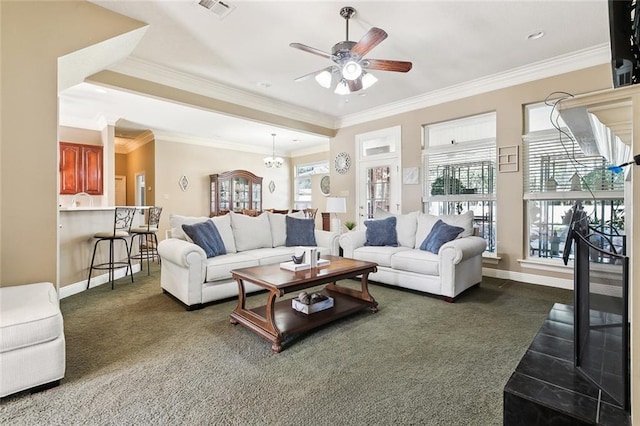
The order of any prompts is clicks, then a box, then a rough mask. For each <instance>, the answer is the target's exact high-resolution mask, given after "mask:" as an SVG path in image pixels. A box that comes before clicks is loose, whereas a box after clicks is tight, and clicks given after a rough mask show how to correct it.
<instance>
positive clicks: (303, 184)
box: [293, 161, 329, 210]
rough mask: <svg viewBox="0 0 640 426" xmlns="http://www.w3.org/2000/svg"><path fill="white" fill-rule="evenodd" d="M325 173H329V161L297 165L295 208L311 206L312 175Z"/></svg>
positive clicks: (300, 208)
mask: <svg viewBox="0 0 640 426" xmlns="http://www.w3.org/2000/svg"><path fill="white" fill-rule="evenodd" d="M325 173H329V162H327V161H323V162H318V163H311V164H300V165H298V166H296V177H295V180H294V199H293V208H294V209H296V210H302V209H307V208H311V201H312V196H311V189H312V186H311V183H312V176H313V175H316V174H325Z"/></svg>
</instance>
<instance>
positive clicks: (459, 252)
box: [438, 237, 487, 265]
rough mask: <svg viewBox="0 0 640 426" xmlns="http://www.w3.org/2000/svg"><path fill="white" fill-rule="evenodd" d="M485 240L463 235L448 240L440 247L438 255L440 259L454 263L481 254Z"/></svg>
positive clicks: (484, 246)
mask: <svg viewBox="0 0 640 426" xmlns="http://www.w3.org/2000/svg"><path fill="white" fill-rule="evenodd" d="M486 248H487V242H486V241H485V240H484V238H481V237H464V238H458V239H456V240H453V241H449V242H448V243H445V244H443V245H442V247H440V251H439V252H438V256H439V257H440V260H441V261H450V262H452V263H453V264H454V265H456V264H458V263H460V262H462V261H463V260H466V259H470V258H472V257H473V256H477V255H482V253H483V252H484V250H485V249H486Z"/></svg>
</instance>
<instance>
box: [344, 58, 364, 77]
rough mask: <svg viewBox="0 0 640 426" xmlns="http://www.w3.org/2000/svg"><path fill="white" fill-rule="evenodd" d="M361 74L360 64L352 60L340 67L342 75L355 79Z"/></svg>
mask: <svg viewBox="0 0 640 426" xmlns="http://www.w3.org/2000/svg"><path fill="white" fill-rule="evenodd" d="M360 75H362V66H361V65H360V64H359V63H357V62H356V61H354V60H351V61H348V62H347V63H345V64H344V66H343V67H342V77H344V78H346V79H347V80H355V79H357V78H358V77H360Z"/></svg>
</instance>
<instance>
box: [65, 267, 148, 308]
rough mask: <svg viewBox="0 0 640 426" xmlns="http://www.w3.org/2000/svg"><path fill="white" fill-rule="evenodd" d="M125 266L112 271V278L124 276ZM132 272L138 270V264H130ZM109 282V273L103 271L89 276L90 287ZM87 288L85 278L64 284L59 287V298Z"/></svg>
mask: <svg viewBox="0 0 640 426" xmlns="http://www.w3.org/2000/svg"><path fill="white" fill-rule="evenodd" d="M126 269H127V268H126V267H125V268H118V269H116V270H115V271H114V278H115V279H118V278H122V277H124V273H125V271H126ZM132 269H133V273H134V274H135V273H136V272H139V271H140V264H139V263H135V264H133V265H132ZM108 282H109V273H108V272H107V273H105V274H102V275H96V276H93V277H91V288H93V287H97V286H99V285H102V284H106V283H108ZM86 289H87V280H82V281H80V282H77V283H73V284H70V285H65V286H64V287H60V295H59V297H60V299H64V298H65V297H69V296H73V295H74V294H78V293H81V292H83V291H85V290H86Z"/></svg>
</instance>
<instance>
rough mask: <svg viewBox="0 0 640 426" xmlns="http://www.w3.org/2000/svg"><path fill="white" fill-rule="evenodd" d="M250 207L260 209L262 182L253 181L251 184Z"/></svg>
mask: <svg viewBox="0 0 640 426" xmlns="http://www.w3.org/2000/svg"><path fill="white" fill-rule="evenodd" d="M251 189H252V192H253V193H252V196H251V203H252V205H251V208H252V209H253V210H262V200H261V197H262V184H259V183H254V184H253V186H252V188H251Z"/></svg>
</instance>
